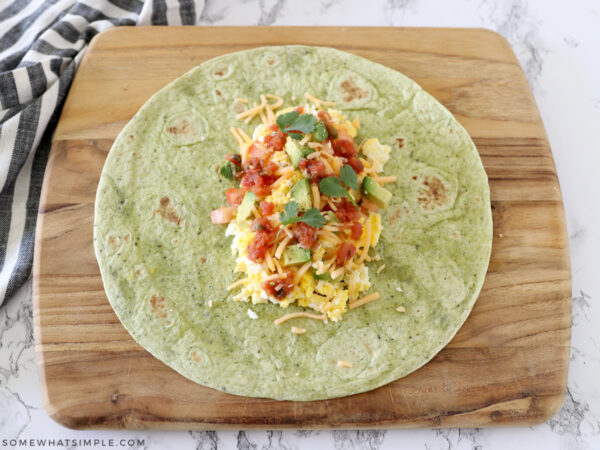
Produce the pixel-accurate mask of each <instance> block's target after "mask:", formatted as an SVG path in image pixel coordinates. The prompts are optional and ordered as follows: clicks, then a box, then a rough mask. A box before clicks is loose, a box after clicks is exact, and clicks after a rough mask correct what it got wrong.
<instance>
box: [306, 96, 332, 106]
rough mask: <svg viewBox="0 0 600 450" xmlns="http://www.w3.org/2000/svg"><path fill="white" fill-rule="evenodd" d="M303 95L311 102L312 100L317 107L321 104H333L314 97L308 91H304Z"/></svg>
mask: <svg viewBox="0 0 600 450" xmlns="http://www.w3.org/2000/svg"><path fill="white" fill-rule="evenodd" d="M304 96H305V97H306V98H307V99H308V100H309V101H311V102H313V103H314V104H315V105H317V107H321V106H335V102H327V101H325V100H321V99H318V98H317V97H315V96H314V95H312V94H310V93H308V92H307V93H306V94H304Z"/></svg>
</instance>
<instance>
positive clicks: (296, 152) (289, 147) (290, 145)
mask: <svg viewBox="0 0 600 450" xmlns="http://www.w3.org/2000/svg"><path fill="white" fill-rule="evenodd" d="M284 150H285V152H286V153H287V154H288V155H289V157H290V159H291V160H292V164H293V165H294V167H296V168H298V163H299V162H300V160H301V159H302V152H300V148H299V146H298V144H296V142H295V141H294V140H293V139H288V140H287V142H286V143H285V147H284Z"/></svg>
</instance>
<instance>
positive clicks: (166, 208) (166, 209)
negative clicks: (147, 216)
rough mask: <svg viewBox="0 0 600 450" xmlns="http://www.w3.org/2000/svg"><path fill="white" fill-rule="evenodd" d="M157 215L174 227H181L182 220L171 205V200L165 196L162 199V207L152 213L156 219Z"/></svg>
mask: <svg viewBox="0 0 600 450" xmlns="http://www.w3.org/2000/svg"><path fill="white" fill-rule="evenodd" d="M156 214H158V215H159V216H161V217H162V218H163V219H165V220H168V221H169V222H171V223H172V224H174V225H177V226H179V225H181V221H182V219H181V217H180V216H179V215H178V214H177V211H175V207H174V206H173V204H172V203H171V199H170V198H169V197H166V196H165V197H163V198H161V199H160V206H159V207H158V208H156V209H155V210H154V211H153V212H152V217H154V216H155V215H156Z"/></svg>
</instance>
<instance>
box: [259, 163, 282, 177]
mask: <svg viewBox="0 0 600 450" xmlns="http://www.w3.org/2000/svg"><path fill="white" fill-rule="evenodd" d="M278 169H279V166H278V165H277V164H276V163H274V162H272V161H269V163H268V164H267V165H266V166H264V167H263V169H262V170H261V171H260V174H261V175H262V176H263V177H264V176H268V177H274V176H275V172H277V170H278ZM273 181H275V180H273Z"/></svg>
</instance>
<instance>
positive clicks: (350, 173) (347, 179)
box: [340, 164, 358, 191]
mask: <svg viewBox="0 0 600 450" xmlns="http://www.w3.org/2000/svg"><path fill="white" fill-rule="evenodd" d="M340 177H341V178H342V182H343V183H344V184H345V185H346V186H348V187H349V188H350V189H353V190H355V191H356V190H357V189H358V176H357V175H356V172H355V171H354V169H353V168H352V167H351V166H350V165H349V164H344V167H342V170H340Z"/></svg>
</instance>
